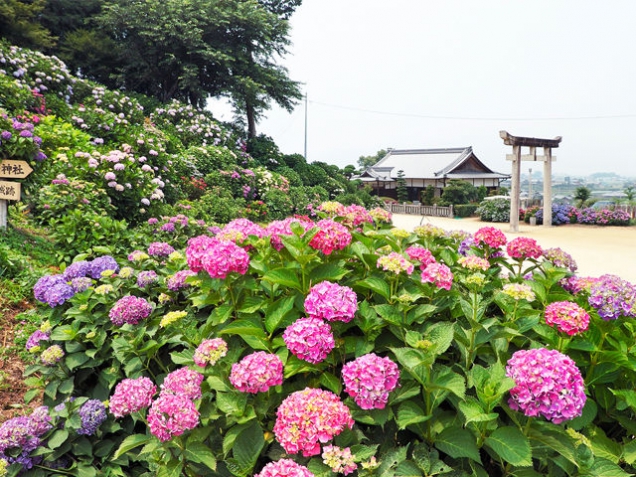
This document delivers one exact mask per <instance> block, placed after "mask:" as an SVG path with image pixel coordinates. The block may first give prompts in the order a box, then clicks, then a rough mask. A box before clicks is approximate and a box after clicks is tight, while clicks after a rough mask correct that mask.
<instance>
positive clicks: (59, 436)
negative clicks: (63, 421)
mask: <svg viewBox="0 0 636 477" xmlns="http://www.w3.org/2000/svg"><path fill="white" fill-rule="evenodd" d="M66 439H68V431H67V430H65V429H58V430H57V431H55V432H54V433H53V434H52V435H51V437H49V440H48V442H47V443H46V445H47V447H48V448H49V449H57V448H58V447H60V446H61V445H62V444H64V443H65V442H66Z"/></svg>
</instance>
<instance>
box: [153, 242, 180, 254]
mask: <svg viewBox="0 0 636 477" xmlns="http://www.w3.org/2000/svg"><path fill="white" fill-rule="evenodd" d="M173 252H174V248H173V247H172V246H171V245H170V244H169V243H166V242H152V243H151V244H150V245H149V246H148V255H150V256H151V257H167V256H168V255H170V254H171V253H173Z"/></svg>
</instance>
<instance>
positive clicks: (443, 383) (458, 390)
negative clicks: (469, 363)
mask: <svg viewBox="0 0 636 477" xmlns="http://www.w3.org/2000/svg"><path fill="white" fill-rule="evenodd" d="M425 388H426V389H428V390H433V389H443V390H445V391H450V392H451V393H453V394H454V395H455V396H457V397H458V398H460V399H464V396H465V394H466V382H465V381H464V378H463V377H462V376H460V375H459V374H457V373H455V372H454V371H452V370H451V369H450V368H447V367H439V368H438V369H436V370H435V373H434V375H433V378H432V379H431V382H430V383H427V384H426V385H425Z"/></svg>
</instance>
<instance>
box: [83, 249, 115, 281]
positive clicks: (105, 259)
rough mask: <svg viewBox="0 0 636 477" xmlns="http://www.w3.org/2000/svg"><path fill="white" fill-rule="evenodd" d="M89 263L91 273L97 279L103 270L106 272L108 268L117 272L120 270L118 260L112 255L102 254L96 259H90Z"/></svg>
mask: <svg viewBox="0 0 636 477" xmlns="http://www.w3.org/2000/svg"><path fill="white" fill-rule="evenodd" d="M89 263H90V271H89V275H90V276H91V277H92V278H95V279H97V278H101V276H102V272H105V271H106V270H113V271H115V272H117V271H118V270H119V265H118V264H117V261H116V260H115V259H114V258H113V257H111V256H110V255H102V256H101V257H97V258H96V259H94V260H92V261H90V262H89Z"/></svg>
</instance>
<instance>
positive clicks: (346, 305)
mask: <svg viewBox="0 0 636 477" xmlns="http://www.w3.org/2000/svg"><path fill="white" fill-rule="evenodd" d="M357 310H358V297H357V295H356V293H355V292H354V291H353V290H352V289H351V288H349V287H346V286H342V285H338V284H337V283H331V282H320V283H318V284H317V285H314V286H313V287H311V289H310V290H309V294H308V295H307V297H306V298H305V312H306V313H307V314H308V315H309V316H310V317H313V318H322V319H323V320H327V321H343V322H345V323H348V322H349V321H351V320H353V317H354V316H355V314H356V311H357Z"/></svg>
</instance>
